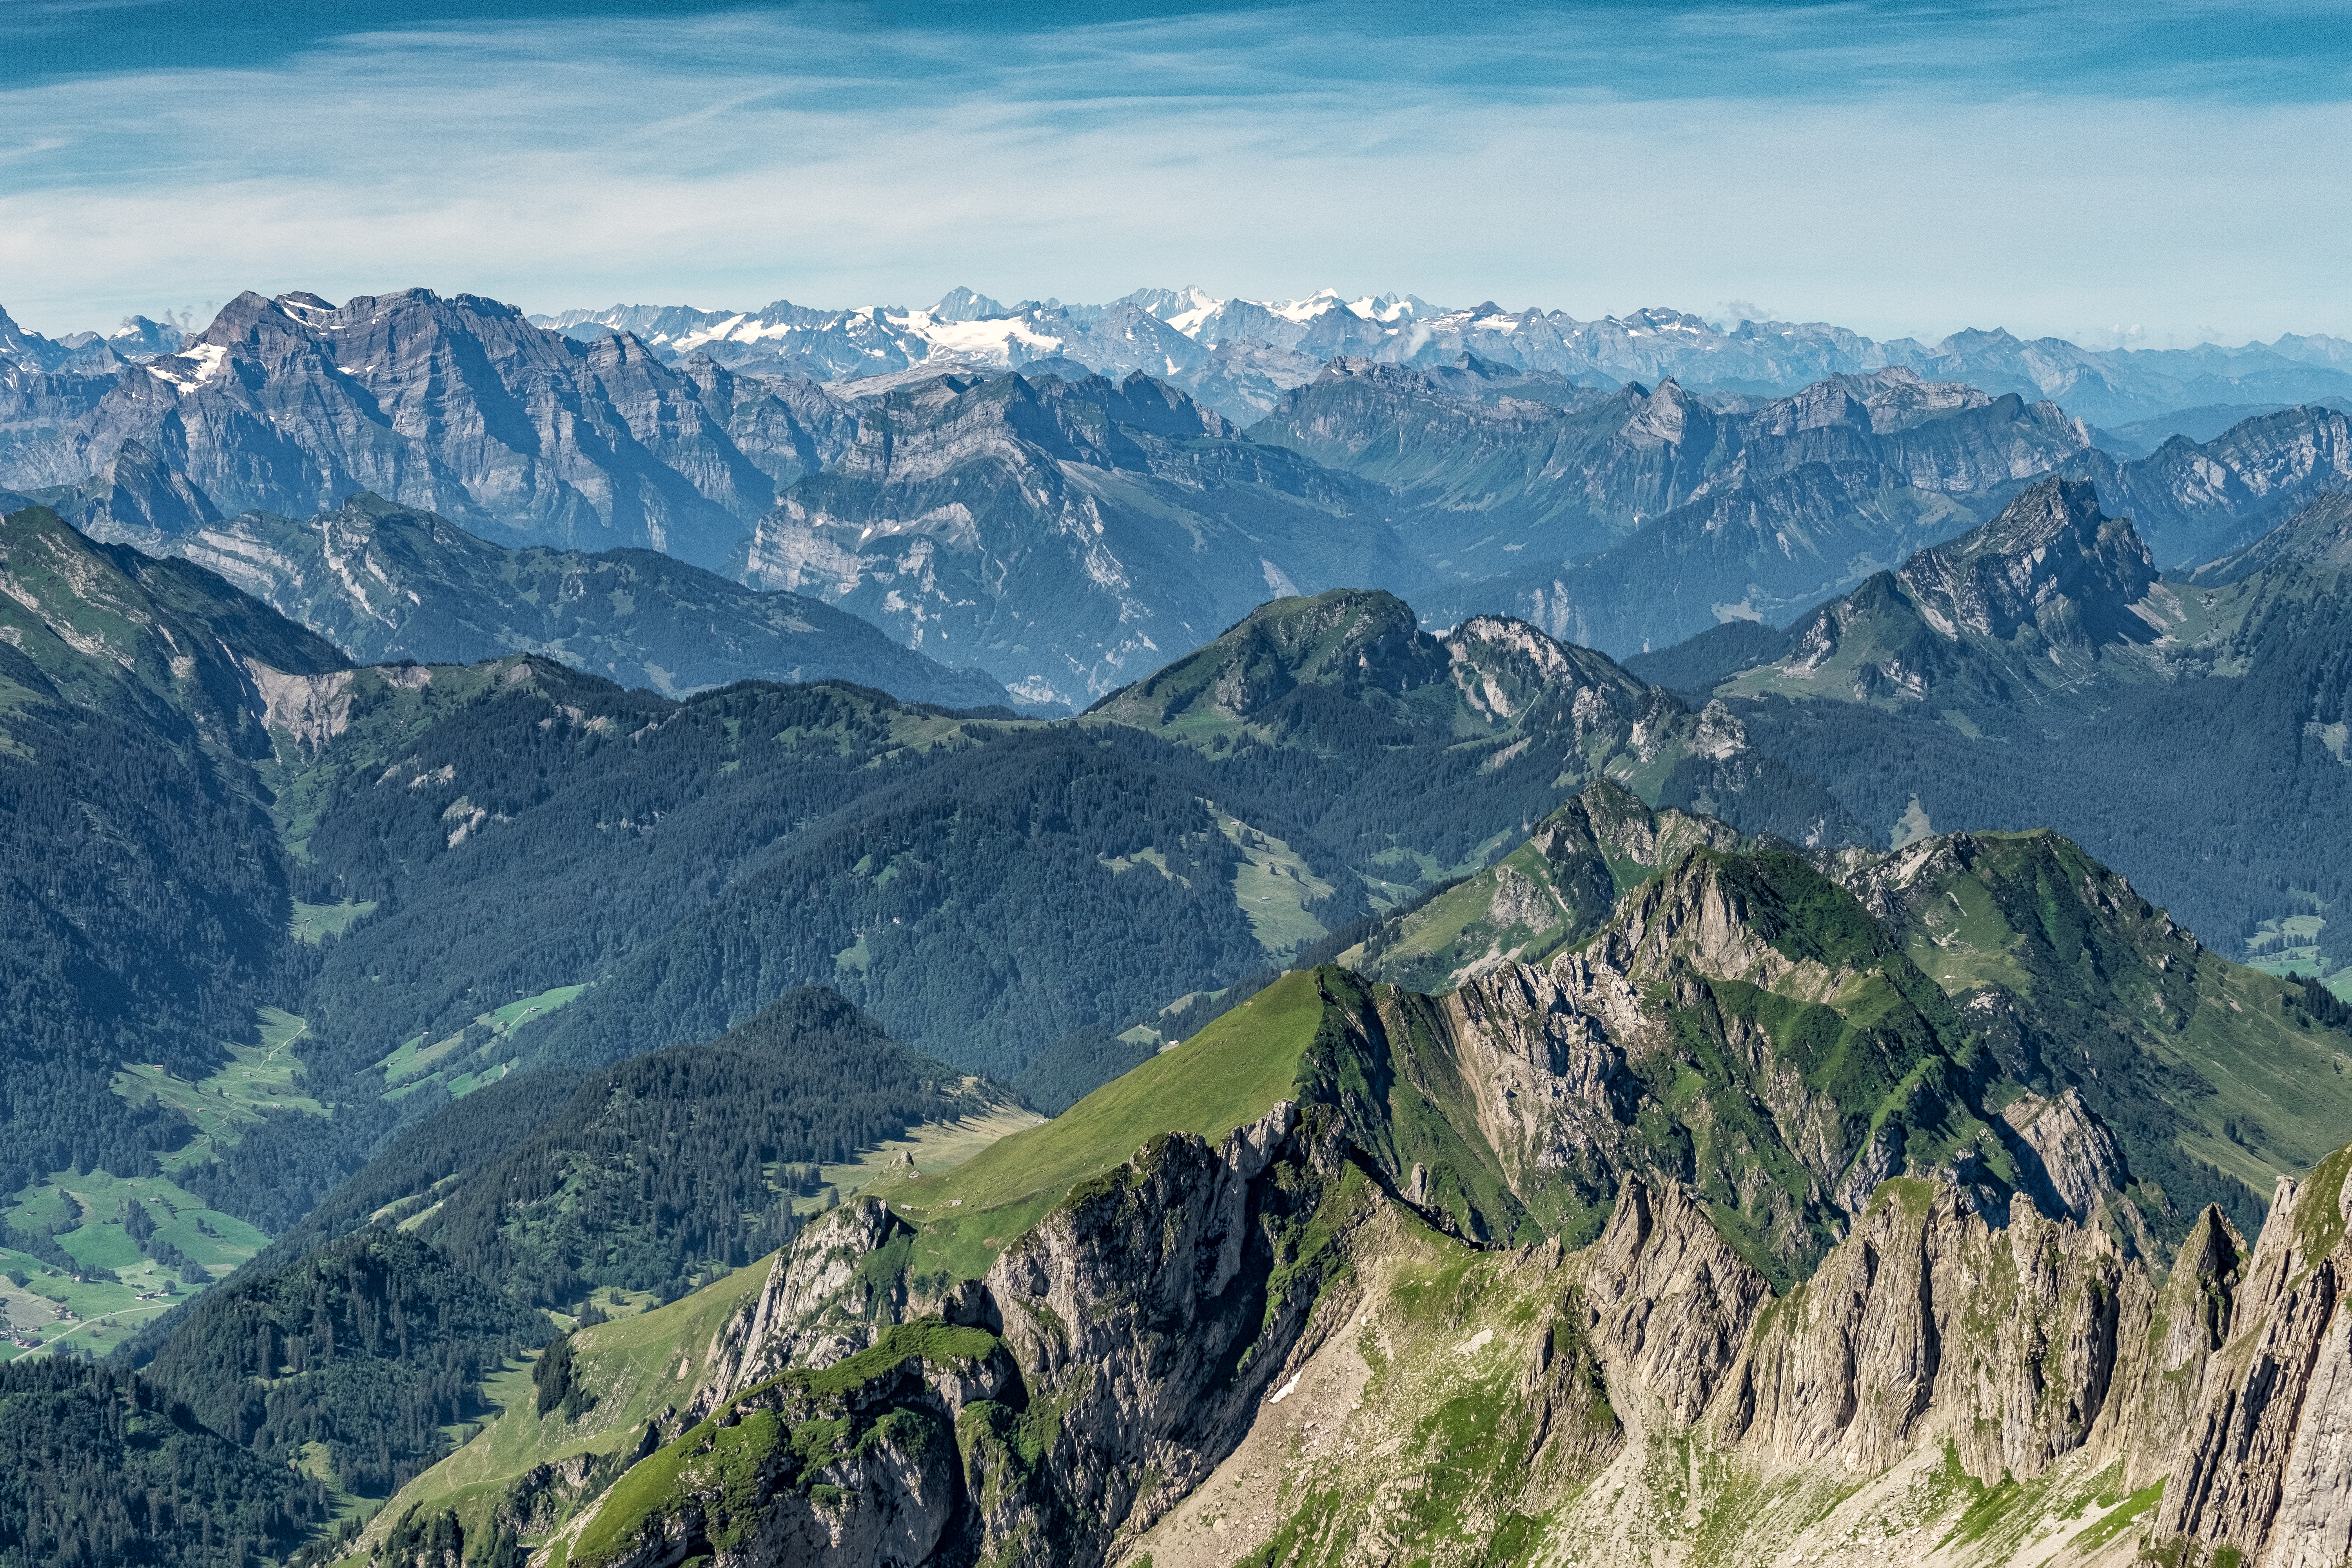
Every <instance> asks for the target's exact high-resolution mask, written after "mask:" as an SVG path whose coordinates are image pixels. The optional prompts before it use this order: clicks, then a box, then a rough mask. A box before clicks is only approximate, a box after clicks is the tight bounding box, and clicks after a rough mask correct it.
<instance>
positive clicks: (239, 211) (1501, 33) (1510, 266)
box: [0, 5, 2352, 343]
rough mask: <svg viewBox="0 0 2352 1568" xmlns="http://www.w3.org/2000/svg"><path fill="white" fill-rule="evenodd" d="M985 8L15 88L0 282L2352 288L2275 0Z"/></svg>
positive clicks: (2326, 86) (104, 319)
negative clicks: (958, 21) (2097, 4)
mask: <svg viewBox="0 0 2352 1568" xmlns="http://www.w3.org/2000/svg"><path fill="white" fill-rule="evenodd" d="M898 14H899V15H905V14H906V13H898ZM959 15H961V13H957V12H942V13H940V17H939V19H937V20H935V21H934V22H933V23H931V24H928V25H919V26H906V25H898V26H883V25H880V24H879V23H878V22H877V21H876V20H875V18H874V16H873V15H872V14H871V13H868V12H865V11H858V10H824V9H813V8H796V9H793V10H790V11H785V12H757V11H738V12H729V13H723V14H706V15H698V16H665V17H627V16H611V17H604V18H601V19H592V20H587V21H580V20H567V21H551V20H546V19H538V18H533V17H529V16H519V17H513V18H510V19H509V20H506V21H501V22H492V23H485V24H473V25H467V26H452V25H440V26H415V27H409V28H405V29H402V30H398V31H383V32H374V33H368V34H360V35H352V36H347V37H331V38H324V39H318V40H310V41H302V42H299V47H290V48H289V49H288V50H286V51H284V52H282V53H279V54H277V55H274V56H269V57H268V58H257V59H255V60H254V61H253V62H252V63H250V64H244V65H236V64H229V63H224V62H220V61H211V62H198V63H193V64H184V65H169V66H149V67H144V68H135V69H124V70H120V71H106V70H98V71H92V72H83V73H79V74H75V75H71V76H62V75H60V76H50V77H47V78H42V77H38V76H36V77H35V78H34V79H30V80H25V81H21V82H20V83H19V85H16V86H15V87H13V88H11V89H7V90H5V91H0V304H5V305H6V306H7V307H8V309H9V310H11V311H12V312H14V313H15V314H16V315H17V316H18V317H19V319H20V320H23V321H26V323H27V324H29V325H33V326H36V327H37V328H39V329H41V330H44V331H56V332H62V331H70V330H73V329H75V328H79V327H87V326H103V325H108V324H110V323H111V322H112V321H114V320H115V319H117V318H118V317H120V316H121V314H123V313H124V312H125V311H128V310H146V311H148V312H149V313H151V314H152V313H154V312H155V311H156V310H159V309H162V308H165V307H172V306H187V305H197V306H199V307H201V305H202V304H203V303H204V302H205V301H208V300H221V299H225V298H226V297H227V296H228V295H230V294H233V293H234V292H236V290H237V289H245V288H254V289H263V290H265V291H277V290H281V289H296V288H308V289H316V290H318V291H319V292H320V293H323V294H327V295H329V296H331V297H333V298H337V299H341V298H343V297H346V296H348V295H350V294H353V293H363V292H375V291H381V290H384V289H394V288H400V287H405V286H408V285H411V284H420V283H421V284H425V285H426V286H429V287H433V288H436V289H442V290H444V291H457V290H467V291H472V292H478V293H486V294H492V295H496V296H499V297H500V298H504V299H510V300H517V301H518V302H520V303H522V304H524V305H526V306H527V307H529V308H530V309H533V310H553V309H561V308H564V307H567V306H572V305H603V304H609V303H613V302H614V301H620V300H626V301H639V300H650V301H659V302H666V303H667V302H691V303H695V304H700V305H708V306H718V305H739V306H740V305H758V304H761V303H764V302H765V301H767V300H772V299H775V298H779V297H790V298H793V299H796V300H805V301H808V302H814V303H828V304H870V303H885V302H887V303H899V302H917V303H920V302H925V301H928V300H930V299H933V298H936V297H937V296H938V295H939V294H940V292H942V291H943V290H944V289H946V288H948V287H949V286H950V285H953V284H956V283H969V284H971V286H972V287H975V288H978V289H982V290H983V291H985V292H990V293H994V294H998V295H999V296H1000V297H1006V298H1010V297H1013V296H1015V295H1021V294H1048V293H1050V294H1057V295H1059V296H1061V297H1062V298H1065V299H1099V298H1105V297H1108V296H1110V295H1114V294H1118V293H1123V292H1125V291H1126V290H1127V289H1130V288H1133V287H1135V286H1137V285H1138V284H1141V283H1146V282H1150V283H1156V284H1162V285H1167V286H1175V285H1178V284H1181V283H1186V282H1194V281H1197V282H1200V283H1202V285H1204V286H1206V287H1208V288H1210V289H1213V290H1215V291H1217V292H1220V293H1225V292H1237V293H1244V294H1252V295H1267V294H1279V295H1289V294H1297V293H1302V292H1305V291H1307V290H1308V289H1313V288H1315V287H1318V286H1320V285H1322V284H1325V283H1329V284H1333V285H1335V286H1338V287H1340V288H1343V289H1388V288H1394V289H1412V290H1415V291H1418V292H1420V293H1422V294H1423V295H1424V296H1427V297H1429V298H1432V299H1438V300H1448V301H1453V302H1460V303H1469V302H1473V301H1475V300H1481V299H1487V298H1492V299H1496V300H1499V301H1501V302H1503V303H1505V304H1509V305H1515V306H1516V305H1525V304H1543V305H1546V306H1548V307H1554V308H1561V309H1567V310H1572V311H1574V312H1576V313H1577V314H1579V315H1583V316H1591V315H1596V314H1600V313H1602V312H1607V311H1622V310H1629V309H1632V308H1634V307H1636V306H1640V305H1645V304H1675V305H1679V306H1682V307H1684V308H1687V309H1704V308H1706V306H1708V305H1709V304H1711V303H1712V302H1714V301H1717V300H1727V299H1733V298H1748V299H1760V300H1770V301H1771V302H1772V303H1773V304H1774V305H1775V306H1777V307H1778V308H1779V309H1780V310H1782V311H1784V312H1786V313H1788V314H1790V315H1792V316H1796V317H1799V318H1803V319H1826V320H1833V321H1840V322H1843V323H1844V324H1848V325H1852V326H1855V327H1858V328H1860V329H1862V330H1864V331H1871V332H1873V333H1874V334H1876V335H1881V336H1892V335H1896V334H1899V333H1905V332H1909V333H1916V334H1920V335H1926V336H1936V335H1940V334H1941V333H1943V332H1945V331H1949V330H1951V329H1953V328H1955V327H1958V326H1965V325H1977V326H1990V325H1995V324H2006V325H2008V326H2010V327H2011V329H2012V330H2016V331H2027V332H2039V331H2057V332H2063V333H2067V334H2069V335H2077V336H2085V335H2100V334H2111V333H2112V332H2113V331H2120V330H2123V329H2126V328H2128V327H2133V326H2137V327H2140V328H2141V329H2142V330H2143V331H2145V333H2146V334H2147V335H2146V336H2145V337H2144V338H2143V339H2142V340H2140V341H2143V342H2157V343H2161V342H2164V341H2166V339H2167V338H2176V339H2178V340H2179V341H2180V342H2193V341H2196V340H2197V339H2199V338H2201V337H2206V336H2212V335H2216V334H2218V335H2220V336H2221V337H2222V338H2223V339H2225V340H2226V341H2238V340H2242V339H2243V338H2245V337H2248V336H2252V335H2261V336H2264V337H2267V336H2271V335H2273V334H2275V333H2276V332H2278V331H2285V330H2293V331H2339V332H2347V333H2352V301H2348V300H2347V297H2346V293H2345V291H2344V290H2343V289H2342V288H2341V286H2340V265H2339V263H2338V262H2337V261H2336V258H2340V257H2341V256H2342V255H2343V254H2344V253H2345V250H2346V241H2347V239H2352V232H2347V231H2352V216H2347V210H2346V205H2345V204H2344V203H2342V202H2341V201H2340V200H2336V199H2334V198H2333V197H2332V196H2331V195H2329V194H2328V193H2329V192H2330V191H2331V190H2332V188H2333V187H2334V186H2335V185H2336V183H2337V181H2336V176H2335V175H2334V174H2332V173H2331V171H2333V170H2334V169H2336V168H2340V167H2341V163H2342V156H2343V154H2344V153H2345V152H2346V151H2347V149H2352V109H2347V102H2346V92H2345V84H2344V81H2343V73H2342V71H2341V69H2340V68H2338V67H2340V58H2333V57H2331V56H2330V55H2329V52H2328V49H2327V48H2326V47H2320V48H2316V49H2315V48H2313V47H2309V46H2310V42H2311V40H2312V39H2313V38H2315V37H2317V38H2319V39H2320V40H2321V41H2322V43H2323V44H2324V43H2326V40H2327V33H2326V28H2325V27H2322V28H2321V30H2320V31H2319V32H2318V33H2316V34H2315V33H2313V32H2311V31H2309V30H2308V29H2306V30H2305V31H2301V32H2298V31H2296V30H2295V29H2296V27H2297V26H2299V25H2300V24H2302V23H2304V22H2307V21H2308V20H2309V17H2308V16H2306V15H2305V13H2304V12H2303V11H2300V10H2297V9H2294V8H2277V9H2270V10H2264V9H2262V8H2249V7H2244V6H2240V7H2234V8H2231V10H2229V11H2228V12H2227V13H2214V12H2209V11H2207V10H2205V9H2201V8H2199V7H2191V6H2179V5H2176V6H2165V5H2141V6H2137V7H2135V8H2132V9H2130V10H2124V9H2120V8H2118V9H2117V10H2116V11H2115V12H2113V13H2105V12H2097V11H2078V12H2075V13H2073V14H2071V15H2070V16H2068V17H2066V18H2063V24H2064V25H2062V23H2061V21H2059V20H2053V18H2052V17H2051V16H2049V15H2046V14H2045V8H2028V7H2019V8H2016V9H2014V10H2011V9H1982V10H1978V11H1972V12H1969V13H1968V14H1967V15H1965V16H1958V17H1957V18H1956V16H1955V15H1954V14H1953V13H1951V12H1949V11H1942V10H1938V11H1933V12H1920V11H1913V10H1910V9H1907V8H1903V7H1895V6H1888V5H1843V6H1816V7H1764V6H1752V7H1741V8H1722V7H1676V6H1665V5H1658V6H1600V5H1590V6H1565V7H1559V8H1555V9H1549V10H1533V11H1530V10H1525V9H1518V8H1513V9H1509V10H1499V9H1498V10H1492V11H1482V10H1479V9H1477V8H1475V7H1472V8H1465V9H1464V10H1461V11H1459V12H1453V13H1448V14H1445V15H1444V17H1443V21H1444V30H1442V31H1439V30H1435V29H1434V28H1433V26H1432V25H1431V24H1430V23H1429V22H1428V21H1426V20H1416V19H1415V17H1416V15H1423V16H1425V12H1408V11H1405V10H1402V9H1400V10H1396V11H1383V10H1381V8H1379V7H1377V6H1374V7H1366V6H1360V5H1358V6H1349V7H1346V8H1339V7H1327V6H1319V5H1310V6H1300V7H1292V8H1286V9H1283V10H1279V11H1232V10H1229V11H1223V12H1210V13H1201V14H1192V15H1180V16H1157V17H1147V18H1142V19H1138V20H1132V21H1127V22H1118V23H1109V24H1088V25H1051V26H1038V25H1029V26H1008V25H1006V24H1005V22H1004V20H1003V14H1001V13H998V14H993V15H992V18H991V20H990V24H989V25H988V26H977V27H976V26H961V25H950V23H952V22H953V20H954V18H955V17H956V16H959ZM2220 16H2226V17H2227V18H2228V25H2227V27H2226V28H2225V27H2223V26H2222V24H2221V20H2219V19H2217V18H2218V17H2220ZM2085 18H2088V20H2087V21H2086V20H2085ZM1033 22H1034V18H1033ZM2200 27H2202V28H2210V37H2206V36H2202V35H2200V31H2199V29H2200ZM2103 28H2104V29H2105V30H2104V31H2103V30H2102V29H2103ZM2339 31H2340V29H2339Z"/></svg>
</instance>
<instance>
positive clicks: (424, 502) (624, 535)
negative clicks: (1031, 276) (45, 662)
mask: <svg viewBox="0 0 2352 1568" xmlns="http://www.w3.org/2000/svg"><path fill="white" fill-rule="evenodd" d="M27 390H28V391H29V390H30V389H27ZM822 403H824V399H823V398H822V396H821V395H820V396H819V397H817V398H815V399H810V398H808V397H805V396H795V395H790V394H787V395H782V396H778V395H774V394H772V393H771V392H770V391H769V390H768V389H767V388H765V387H764V385H762V384H757V383H755V382H752V381H751V380H750V379H749V378H738V377H733V376H730V375H729V374H726V373H725V372H723V371H719V370H717V369H716V368H715V367H714V368H713V369H710V370H708V371H705V372H703V373H701V374H699V376H696V375H692V374H680V373H679V372H678V371H677V370H676V369H673V368H671V367H670V366H668V365H667V364H664V363H661V362H660V361H658V360H656V359H655V358H654V357H653V355H652V354H651V353H650V352H649V351H647V350H646V347H645V345H644V344H643V343H641V342H638V341H637V340H636V339H635V338H633V337H629V336H626V335H625V334H624V335H619V336H608V337H604V338H602V339H600V340H599V341H598V342H593V343H578V342H571V341H570V340H568V339H566V338H564V337H562V335H561V334H559V333H555V332H550V331H545V330H543V329H541V328H538V327H534V326H532V325H530V323H529V322H527V321H524V320H523V319H522V317H521V315H520V312H519V311H517V310H514V309H513V308H512V307H510V306H506V305H502V304H499V302H497V301H495V300H484V299H479V298H477V297H475V296H472V295H457V296H454V297H451V298H448V299H444V298H441V297H440V296H437V295H435V294H433V293H432V292H430V291H429V290H426V289H409V290H406V291H404V292H402V293H399V294H393V295H386V296H383V297H380V298H377V297H367V296H362V297H360V298H358V299H354V300H350V301H348V302H346V303H345V304H344V305H342V306H341V307H337V306H332V305H330V304H329V303H328V302H327V301H325V300H320V299H319V298H318V297H317V296H315V295H310V294H299V293H297V294H288V295H283V296H281V297H279V298H278V299H277V300H265V299H263V298H261V297H260V296H259V295H257V294H252V293H247V294H244V295H240V296H239V297H238V298H237V299H236V300H232V301H231V302H230V303H229V304H228V305H227V306H226V307H224V308H223V310H221V312H220V314H219V315H218V316H217V317H216V318H215V320H214V321H213V322H212V323H211V324H210V325H209V326H208V327H206V328H205V331H203V332H201V333H198V334H196V335H195V336H194V337H193V338H190V339H188V340H186V341H184V342H182V343H181V344H180V345H179V347H178V348H177V349H176V351H175V352H173V353H169V354H164V355H161V356H159V357H155V358H152V359H150V360H147V361H146V362H144V363H142V364H137V365H133V366H131V367H129V368H127V369H124V370H122V371H121V374H120V375H119V377H118V378H117V379H116V380H115V381H114V382H113V383H112V384H111V386H110V388H108V389H107V390H105V391H104V394H103V395H102V396H100V397H99V398H98V399H97V400H96V401H95V402H94V403H90V404H88V405H86V406H85V408H84V409H82V410H80V411H79V412H76V413H74V414H73V416H71V417H67V418H57V419H55V420H54V422H52V421H51V420H39V421H38V424H39V425H40V426H44V428H41V429H37V430H26V431H24V432H22V433H21V434H20V435H19V437H18V438H17V439H16V441H15V442H14V443H13V444H11V445H9V446H8V447H6V448H5V452H0V457H5V481H6V482H11V483H15V484H16V485H17V486H18V487H19V488H30V487H33V486H37V485H67V486H72V485H79V484H81V483H82V482H83V480H84V479H85V477H86V476H87V475H89V474H91V473H93V472H96V473H99V474H101V475H104V474H106V473H108V472H109V471H110V469H111V468H116V467H119V462H118V455H119V454H120V453H121V451H122V450H123V448H124V447H125V445H126V443H136V444H137V445H138V446H139V447H142V448H143V449H144V450H145V451H146V452H147V453H149V454H151V455H152V458H154V459H155V460H156V461H158V462H160V463H162V464H163V466H164V467H165V468H168V469H169V470H170V471H171V472H172V473H173V474H174V475H176V476H178V477H179V479H180V480H181V481H182V482H184V484H185V485H186V486H188V487H190V488H191V489H193V491H194V493H195V495H197V496H199V497H201V498H202V500H203V502H204V503H205V506H206V507H209V509H210V510H212V511H213V512H214V513H215V514H217V515H220V516H231V515H235V514H236V513H238V512H242V511H247V510H265V511H273V512H279V513H290V514H294V515H307V514H309V513H310V512H313V511H318V510H324V509H327V508H331V507H332V506H333V505H334V504H335V502H336V500H337V499H338V498H340V497H342V496H346V495H349V494H351V493H352V492H353V491H355V490H362V489H365V490H373V491H374V492H376V493H378V494H382V495H386V496H390V497H393V498H394V499H395V500H400V501H402V502H404V503H406V504H409V505H413V506H418V507H424V508H427V509H430V510H436V511H439V512H441V513H442V514H444V515H446V516H448V517H450V518H453V519H455V520H457V521H459V522H461V523H465V524H467V526H470V527H474V528H478V529H484V530H489V531H500V532H503V533H505V534H507V535H508V536H509V537H517V538H521V539H525V540H541V541H547V542H555V543H559V544H586V545H590V546H592V547H593V546H594V545H599V544H635V545H651V546H653V547H655V548H657V549H667V550H669V551H671V552H674V553H677V554H680V555H683V556H685V557H687V558H688V559H691V560H696V561H699V562H701V563H704V564H706V565H717V564H719V563H720V562H721V561H723V560H724V559H725V558H726V556H727V554H728V552H729V551H730V548H731V547H732V546H733V545H734V543H735V542H736V541H737V540H739V539H740V537H741V536H742V534H743V533H744V532H745V531H746V530H747V528H748V525H749V523H750V521H751V519H753V518H755V517H757V516H758V515H759V514H760V513H761V511H763V510H766V509H767V507H768V506H769V505H771V504H772V500H773V498H774V495H775V492H776V486H777V482H778V480H779V479H783V478H786V477H788V476H796V475H797V474H799V473H801V472H804V471H806V469H807V468H809V467H811V466H813V465H814V463H815V462H817V461H820V460H821V459H822V458H823V456H824V454H825V452H826V451H827V450H828V448H830V447H833V446H835V445H836V444H837V442H838V440H839V429H838V426H839V424H840V419H839V417H838V416H833V417H831V418H825V417H823V416H820V415H819V410H818V409H817V408H816V406H815V405H817V404H822ZM65 412H66V410H64V409H63V408H60V409H59V413H60V414H63V413H65ZM812 416H815V417H814V418H813V417H812ZM813 425H814V427H812V426H813ZM79 504H80V506H81V508H82V511H81V512H80V513H78V516H79V518H80V520H81V521H85V522H87V523H88V524H89V526H91V527H94V528H99V529H101V530H105V531H112V532H114V533H115V534H117V535H118V536H121V537H126V538H142V539H149V540H151V541H152V539H154V538H156V537H158V536H159V535H161V534H170V533H174V532H177V531H180V529H182V528H184V526H185V525H186V523H187V521H189V520H190V519H191V518H192V517H193V518H195V519H196V520H198V521H209V519H205V518H202V517H201V510H202V509H190V508H184V509H182V510H179V511H163V510H157V509H155V508H153V507H148V508H145V509H143V510H142V509H141V508H139V507H137V506H135V505H130V504H128V503H126V502H124V501H122V500H121V499H120V498H118V497H116V496H114V495H113V494H112V493H111V492H110V491H109V490H108V489H104V488H101V489H98V490H94V491H93V492H92V493H91V494H90V495H89V496H87V497H84V498H82V499H81V500H80V502H79Z"/></svg>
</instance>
